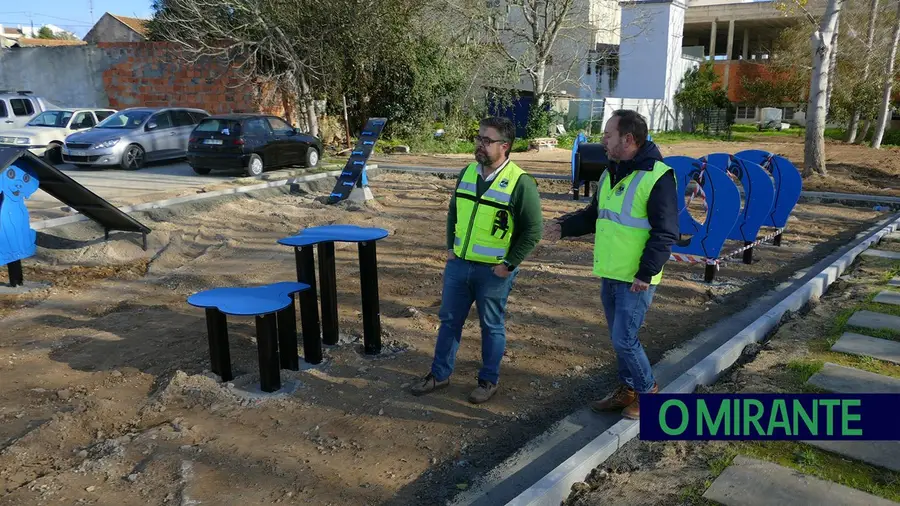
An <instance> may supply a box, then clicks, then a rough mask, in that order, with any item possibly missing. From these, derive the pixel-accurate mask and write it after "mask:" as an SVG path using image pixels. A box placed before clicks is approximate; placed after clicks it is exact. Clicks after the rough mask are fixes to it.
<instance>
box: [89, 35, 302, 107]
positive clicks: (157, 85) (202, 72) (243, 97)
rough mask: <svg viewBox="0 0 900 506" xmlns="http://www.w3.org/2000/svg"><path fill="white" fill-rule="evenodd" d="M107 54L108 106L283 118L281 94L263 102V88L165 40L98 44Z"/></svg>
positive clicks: (104, 81) (214, 62)
mask: <svg viewBox="0 0 900 506" xmlns="http://www.w3.org/2000/svg"><path fill="white" fill-rule="evenodd" d="M97 46H98V47H99V48H100V49H102V50H103V51H104V52H105V53H106V54H107V56H108V58H109V61H110V65H109V66H108V67H107V68H105V69H104V70H103V86H104V88H105V90H106V94H107V95H108V97H109V106H110V107H112V108H115V109H126V108H129V107H174V106H178V107H195V108H199V109H204V110H206V111H208V112H209V113H211V114H223V113H229V112H234V111H242V112H258V111H262V112H267V113H271V114H277V115H279V116H284V115H285V114H284V113H285V110H284V105H283V104H282V100H281V98H280V97H277V98H275V99H274V100H270V101H269V102H268V103H266V104H263V103H262V99H261V96H262V95H263V94H262V92H261V90H262V89H264V88H265V87H264V86H259V85H253V84H250V83H243V84H242V79H241V78H240V77H239V76H237V75H235V73H234V72H233V71H232V70H230V69H229V68H227V67H225V66H223V65H222V64H221V63H219V62H217V61H214V60H212V59H203V60H200V61H198V62H197V63H194V64H190V63H187V62H185V61H184V60H182V59H181V58H179V49H178V48H177V47H175V46H174V45H172V44H169V43H165V42H101V43H98V44H97Z"/></svg>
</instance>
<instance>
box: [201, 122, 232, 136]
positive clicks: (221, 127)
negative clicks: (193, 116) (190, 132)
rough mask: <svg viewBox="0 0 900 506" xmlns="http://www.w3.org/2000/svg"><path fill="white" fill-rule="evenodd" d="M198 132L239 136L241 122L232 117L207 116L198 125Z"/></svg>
mask: <svg viewBox="0 0 900 506" xmlns="http://www.w3.org/2000/svg"><path fill="white" fill-rule="evenodd" d="M197 132H204V133H217V134H221V135H235V136H239V135H241V123H240V122H239V121H235V120H230V119H220V118H207V119H205V120H203V121H201V122H200V124H199V125H197Z"/></svg>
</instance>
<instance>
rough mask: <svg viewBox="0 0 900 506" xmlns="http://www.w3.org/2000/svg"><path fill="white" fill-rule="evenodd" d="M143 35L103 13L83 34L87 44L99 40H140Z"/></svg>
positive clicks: (142, 38) (95, 42)
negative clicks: (85, 33)
mask: <svg viewBox="0 0 900 506" xmlns="http://www.w3.org/2000/svg"><path fill="white" fill-rule="evenodd" d="M143 40H144V37H143V36H141V35H140V34H138V33H135V31H134V30H132V29H131V28H129V27H127V26H125V23H122V22H121V21H119V20H118V19H116V18H114V17H112V16H110V15H109V14H104V15H103V17H101V18H100V20H99V21H97V24H95V25H94V27H93V28H91V31H89V32H88V33H87V35H85V36H84V41H85V42H87V43H88V44H97V43H99V42H142V41H143Z"/></svg>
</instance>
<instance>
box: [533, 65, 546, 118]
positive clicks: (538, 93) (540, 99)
mask: <svg viewBox="0 0 900 506" xmlns="http://www.w3.org/2000/svg"><path fill="white" fill-rule="evenodd" d="M546 72H547V60H546V59H545V60H544V61H542V62H541V63H540V64H538V66H537V69H535V71H534V74H532V75H531V84H532V85H533V87H534V98H535V99H536V100H537V103H536V104H535V105H536V106H537V107H541V106H543V105H544V86H545V79H544V75H545V74H546Z"/></svg>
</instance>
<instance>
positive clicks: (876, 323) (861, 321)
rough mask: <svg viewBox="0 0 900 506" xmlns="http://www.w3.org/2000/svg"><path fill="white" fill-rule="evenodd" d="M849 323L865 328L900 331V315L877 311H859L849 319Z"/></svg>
mask: <svg viewBox="0 0 900 506" xmlns="http://www.w3.org/2000/svg"><path fill="white" fill-rule="evenodd" d="M847 325H852V326H854V327H862V328H864V329H875V330H894V331H897V332H900V316H894V315H889V314H884V313H876V312H875V311H857V312H855V313H853V315H852V316H850V319H849V320H847Z"/></svg>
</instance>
